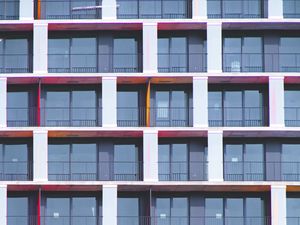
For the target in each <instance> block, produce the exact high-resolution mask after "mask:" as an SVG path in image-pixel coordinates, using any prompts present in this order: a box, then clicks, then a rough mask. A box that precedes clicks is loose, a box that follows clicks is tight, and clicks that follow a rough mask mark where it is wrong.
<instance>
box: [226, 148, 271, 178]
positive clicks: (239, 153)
mask: <svg viewBox="0 0 300 225" xmlns="http://www.w3.org/2000/svg"><path fill="white" fill-rule="evenodd" d="M224 161H225V164H224V174H225V180H233V181H242V180H250V181H254V180H256V181H259V180H264V179H265V173H264V168H265V164H264V146H263V144H226V145H225V153H224Z"/></svg>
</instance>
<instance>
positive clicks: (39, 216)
mask: <svg viewBox="0 0 300 225" xmlns="http://www.w3.org/2000/svg"><path fill="white" fill-rule="evenodd" d="M37 225H41V189H39V194H38V201H37Z"/></svg>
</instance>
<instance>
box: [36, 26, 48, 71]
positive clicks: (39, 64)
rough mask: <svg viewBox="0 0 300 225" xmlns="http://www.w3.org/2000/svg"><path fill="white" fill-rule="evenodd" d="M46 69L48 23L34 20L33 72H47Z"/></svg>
mask: <svg viewBox="0 0 300 225" xmlns="http://www.w3.org/2000/svg"><path fill="white" fill-rule="evenodd" d="M47 71H48V24H47V23H45V22H41V21H35V22H34V29H33V72H34V73H47Z"/></svg>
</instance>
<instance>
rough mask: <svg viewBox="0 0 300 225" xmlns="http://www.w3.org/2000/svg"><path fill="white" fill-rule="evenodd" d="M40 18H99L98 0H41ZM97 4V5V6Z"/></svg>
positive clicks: (99, 3) (99, 4) (100, 16)
mask: <svg viewBox="0 0 300 225" xmlns="http://www.w3.org/2000/svg"><path fill="white" fill-rule="evenodd" d="M40 4H41V19H101V18H102V15H101V14H102V8H101V7H99V6H101V5H102V4H101V1H98V0H85V1H80V0H41V2H40ZM97 6H98V7H97Z"/></svg>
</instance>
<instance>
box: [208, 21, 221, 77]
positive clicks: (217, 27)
mask: <svg viewBox="0 0 300 225" xmlns="http://www.w3.org/2000/svg"><path fill="white" fill-rule="evenodd" d="M207 71H208V72H209V73H221V72H222V23H221V22H208V23H207Z"/></svg>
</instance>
